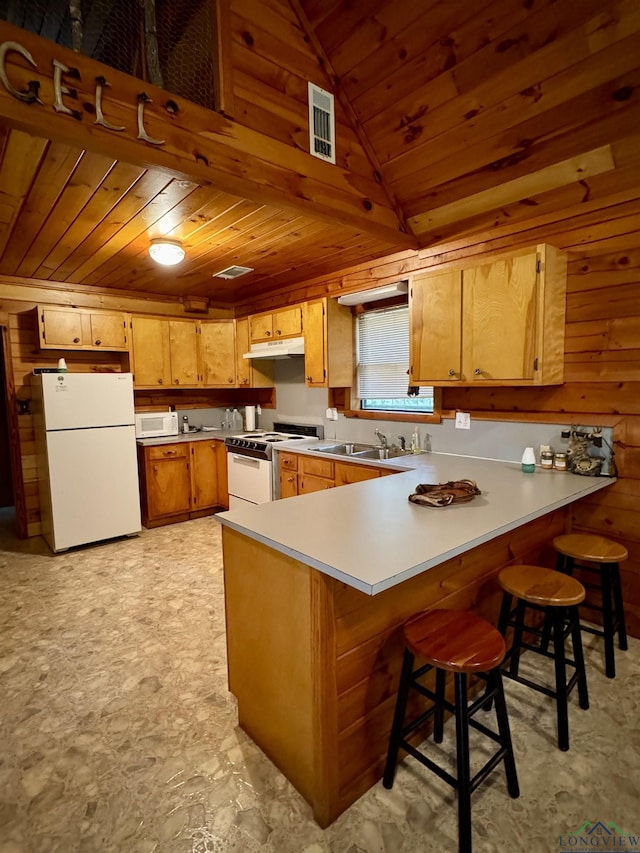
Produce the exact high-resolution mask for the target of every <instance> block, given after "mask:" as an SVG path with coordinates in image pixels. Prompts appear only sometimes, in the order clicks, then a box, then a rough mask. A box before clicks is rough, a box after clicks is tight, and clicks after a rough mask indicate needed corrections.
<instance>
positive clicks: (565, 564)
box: [540, 553, 573, 652]
mask: <svg viewBox="0 0 640 853" xmlns="http://www.w3.org/2000/svg"><path fill="white" fill-rule="evenodd" d="M556 571H557V572H562V574H564V575H571V574H573V560H571V559H570V558H569V557H566V556H565V555H564V554H560V553H558V556H557V557H556ZM552 630H553V620H552V618H551V614H550V613H549V611H547V612H546V613H545V615H544V625H543V627H542V639H541V640H540V650H541V651H543V652H547V651H549V642H550V640H551V634H552Z"/></svg>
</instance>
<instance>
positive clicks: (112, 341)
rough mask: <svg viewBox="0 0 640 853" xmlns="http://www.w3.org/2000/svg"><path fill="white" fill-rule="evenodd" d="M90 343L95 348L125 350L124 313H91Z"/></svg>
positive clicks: (125, 330)
mask: <svg viewBox="0 0 640 853" xmlns="http://www.w3.org/2000/svg"><path fill="white" fill-rule="evenodd" d="M90 317H91V345H92V346H94V347H96V348H97V349H108V350H125V349H126V348H127V328H126V319H125V316H124V314H93V313H92V314H91V315H90Z"/></svg>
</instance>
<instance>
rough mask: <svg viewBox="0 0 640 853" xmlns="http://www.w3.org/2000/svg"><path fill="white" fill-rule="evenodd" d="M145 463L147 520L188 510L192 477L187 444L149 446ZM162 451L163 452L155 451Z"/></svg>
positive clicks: (189, 507)
mask: <svg viewBox="0 0 640 853" xmlns="http://www.w3.org/2000/svg"><path fill="white" fill-rule="evenodd" d="M148 450H151V451H155V453H153V454H151V456H152V457H154V458H148V461H147V465H146V479H147V484H146V485H147V502H148V508H149V520H153V519H156V518H162V517H163V516H167V515H179V514H181V513H187V512H189V511H190V509H191V477H190V471H189V461H188V457H187V452H186V451H187V445H183V447H182V448H180V449H179V450H178V449H175V448H174V447H172V448H167V449H166V450H164V449H163V448H159V447H151V448H148ZM161 450H164V453H160V452H158V451H161Z"/></svg>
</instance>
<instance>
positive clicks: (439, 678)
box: [433, 669, 447, 743]
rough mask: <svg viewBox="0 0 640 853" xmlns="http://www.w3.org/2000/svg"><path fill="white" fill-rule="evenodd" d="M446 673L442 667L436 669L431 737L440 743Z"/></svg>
mask: <svg viewBox="0 0 640 853" xmlns="http://www.w3.org/2000/svg"><path fill="white" fill-rule="evenodd" d="M446 678H447V673H446V672H445V670H444V669H436V697H437V698H436V711H435V714H434V718H433V739H434V741H435V742H436V743H442V737H443V734H442V730H443V727H444V689H445V683H446Z"/></svg>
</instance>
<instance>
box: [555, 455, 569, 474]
mask: <svg viewBox="0 0 640 853" xmlns="http://www.w3.org/2000/svg"><path fill="white" fill-rule="evenodd" d="M553 467H554V468H555V469H556V471H566V470H567V454H566V453H556V455H555V456H554V457H553Z"/></svg>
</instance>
